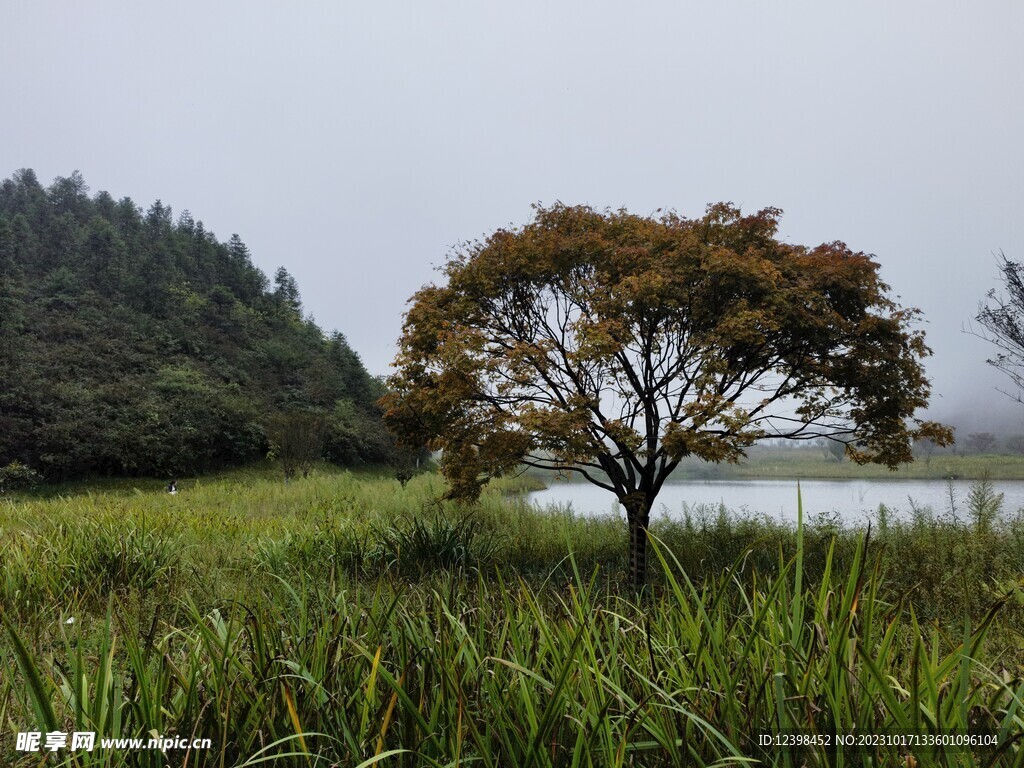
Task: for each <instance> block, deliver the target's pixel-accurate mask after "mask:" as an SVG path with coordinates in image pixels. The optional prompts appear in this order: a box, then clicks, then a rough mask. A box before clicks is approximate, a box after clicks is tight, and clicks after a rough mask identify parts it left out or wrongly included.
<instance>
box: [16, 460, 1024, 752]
mask: <svg viewBox="0 0 1024 768" xmlns="http://www.w3.org/2000/svg"><path fill="white" fill-rule="evenodd" d="M136 486H137V487H136ZM178 487H179V490H180V492H179V494H178V495H177V496H170V495H168V494H166V493H163V492H162V486H161V484H160V483H157V482H153V483H137V484H135V485H133V484H131V483H114V482H111V483H105V484H93V485H89V486H77V487H65V488H62V489H60V492H59V493H54V492H53V491H52V490H51V491H48V492H47V493H46V494H45V495H40V496H37V497H21V498H17V499H12V500H6V501H0V611H2V615H0V621H2V623H3V625H4V631H3V633H2V635H0V670H2V676H0V723H2V727H3V731H2V732H0V765H12V766H30V765H31V766H38V765H41V764H44V763H41V762H40V761H41V759H42V757H43V753H41V752H38V753H35V754H27V753H23V752H19V751H17V750H16V749H15V746H16V744H15V734H16V733H17V732H18V731H26V730H33V731H40V732H42V733H44V734H45V733H46V732H48V731H62V732H72V731H86V732H88V731H93V732H97V733H98V734H99V735H100V736H101V737H107V738H114V737H144V738H148V737H149V735H150V734H160V735H161V736H177V737H183V738H184V737H187V738H188V739H191V738H208V739H210V744H211V746H210V748H209V749H198V750H187V749H178V750H170V751H168V752H166V753H164V754H162V753H160V752H159V751H147V750H124V749H101V748H99V747H97V748H96V749H95V750H94V751H92V752H86V751H81V750H79V751H75V752H72V751H69V750H61V751H58V752H56V753H54V754H53V755H51V756H50V757H49V758H48V759H47V762H46V763H45V764H46V765H67V766H83V767H85V766H90V767H91V766H121V765H131V766H165V765H170V766H185V765H187V766H243V765H257V764H261V765H279V766H291V765H295V766H323V767H324V768H326V767H327V766H335V765H337V766H360V765H365V766H369V765H382V766H457V765H458V766H463V765H464V766H495V767H496V766H590V765H593V766H676V765H698V766H699V765H720V766H726V765H729V766H740V765H750V764H764V765H777V766H794V767H795V766H862V765H865V766H866V765H873V766H874V765H877V766H883V765H886V766H888V765H900V766H913V765H919V766H932V765H939V766H941V765H949V766H952V765H965V766H966V765H978V764H981V765H993V766H1022V765H1024V745H1022V744H1021V742H1020V740H1021V733H1022V729H1024V682H1022V672H1024V637H1022V634H1021V627H1024V584H1022V563H1024V520H1021V519H1019V518H1007V517H1005V516H1002V515H1000V514H999V511H998V510H997V509H996V498H995V497H994V496H993V495H992V494H991V493H990V492H987V491H986V488H985V487H984V485H980V486H978V488H977V493H976V494H974V495H973V496H972V499H971V501H970V504H971V507H972V509H973V510H974V514H973V516H972V517H971V518H970V520H969V521H968V522H960V523H956V522H951V521H949V520H947V519H944V518H942V517H941V516H933V515H931V514H929V512H928V511H927V510H919V511H918V512H917V513H916V514H915V515H914V516H913V518H912V519H910V520H907V521H892V520H887V519H885V516H884V514H883V516H882V517H881V518H880V519H879V520H877V521H876V523H875V525H874V527H873V530H872V532H871V536H870V538H867V537H866V536H865V534H864V532H863V531H857V530H847V529H845V528H843V527H842V526H841V525H838V524H836V523H835V522H834V521H830V522H829V523H827V524H826V523H820V524H818V525H817V526H807V527H805V528H803V529H800V530H799V531H798V530H793V529H790V528H787V527H785V526H783V525H781V524H779V523H777V522H773V521H770V520H766V519H759V518H756V517H746V518H741V517H737V516H735V515H732V514H730V513H728V512H727V511H724V510H719V509H709V508H697V509H695V510H694V511H693V512H692V514H691V515H690V516H689V517H687V518H685V519H682V520H677V521H663V522H661V523H659V525H658V527H657V528H656V529H654V531H653V535H654V537H655V538H654V542H653V543H654V546H655V547H656V552H657V556H656V557H655V558H654V560H655V566H654V568H653V569H652V570H653V573H652V581H653V589H652V590H651V593H650V595H648V596H647V598H646V599H645V600H643V601H637V600H636V599H634V598H633V597H632V596H631V595H630V594H629V593H628V591H627V590H626V589H625V587H624V586H623V584H624V576H625V572H626V562H625V558H624V555H625V549H626V534H625V530H624V528H623V525H622V523H621V522H620V521H618V520H616V519H614V518H611V517H605V518H579V517H574V516H572V515H570V514H566V513H565V512H564V511H562V512H560V511H558V510H552V511H547V512H544V511H537V510H534V509H533V508H531V507H529V506H527V505H525V504H524V502H523V501H522V500H521V499H520V497H519V496H518V495H517V494H516V491H517V490H520V489H522V488H523V482H522V481H505V482H502V483H499V484H496V485H495V486H494V487H492V488H490V489H489V490H488V491H487V492H486V494H485V495H484V497H483V498H482V500H481V502H480V503H479V504H477V505H475V506H473V507H456V506H452V505H450V504H447V503H442V502H440V501H438V497H439V496H440V494H441V493H442V492H443V485H442V483H441V481H440V480H439V479H438V478H437V477H436V476H434V475H429V474H427V475H421V476H419V477H416V478H414V479H413V480H412V481H411V482H409V483H408V485H407V486H405V487H402V486H401V485H400V484H399V483H398V482H397V481H395V480H393V479H391V478H390V477H388V476H387V475H386V474H382V473H373V472H365V473H350V472H345V471H340V470H332V469H328V468H323V469H322V470H320V471H319V472H318V473H316V474H315V475H314V476H312V477H310V478H308V479H306V480H299V481H294V482H292V483H290V484H288V485H285V484H284V483H282V482H281V481H280V480H279V479H278V478H277V477H276V476H275V475H274V474H273V472H272V471H270V470H268V469H263V468H256V469H252V470H248V471H239V472H233V473H228V474H225V475H221V476H217V477H211V478H205V479H201V480H195V481H183V482H180V483H179V486H178ZM793 503H794V507H795V506H796V504H797V494H796V487H795V484H794V499H793ZM968 731H975V732H978V733H981V732H984V733H988V734H994V736H995V738H996V739H997V740H998V747H995V748H992V747H988V748H977V749H974V750H972V749H969V748H966V747H957V748H951V749H945V750H938V751H936V750H933V749H931V748H928V747H923V746H918V747H912V748H907V747H903V746H874V747H870V748H862V749H835V748H834V747H832V748H828V747H824V746H814V745H804V746H800V747H797V748H793V749H782V748H781V747H779V746H775V745H763V744H762V743H761V742H762V740H763V739H762V737H764V736H775V737H779V736H781V735H785V734H788V735H793V734H800V735H802V736H803V737H805V738H806V737H807V736H809V735H815V736H816V738H818V739H819V740H821V741H824V740H825V738H826V737H828V738H830V739H831V741H832V744H833V745H834V744H835V735H836V734H852V733H855V732H856V733H861V734H881V733H888V734H898V733H906V734H911V733H913V734H926V733H931V734H946V733H961V734H963V733H967V732H968ZM908 756H909V757H908Z"/></svg>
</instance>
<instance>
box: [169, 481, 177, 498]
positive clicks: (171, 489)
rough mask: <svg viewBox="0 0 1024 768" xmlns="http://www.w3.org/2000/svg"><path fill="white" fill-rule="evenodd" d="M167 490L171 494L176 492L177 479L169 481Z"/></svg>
mask: <svg viewBox="0 0 1024 768" xmlns="http://www.w3.org/2000/svg"><path fill="white" fill-rule="evenodd" d="M167 492H168V493H169V494H171V496H174V495H175V494H177V493H178V481H177V480H171V482H169V483H168V484H167Z"/></svg>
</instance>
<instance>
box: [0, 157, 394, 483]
mask: <svg viewBox="0 0 1024 768" xmlns="http://www.w3.org/2000/svg"><path fill="white" fill-rule="evenodd" d="M379 387H380V385H379V384H378V382H377V381H375V380H374V379H373V378H371V377H370V376H369V375H368V374H367V372H366V370H365V369H364V368H363V365H362V363H361V362H360V360H359V357H358V356H357V355H356V353H355V352H353V351H352V349H350V348H349V346H348V344H347V343H346V342H345V338H344V337H343V336H342V335H341V334H339V333H335V334H333V335H329V336H326V335H325V334H324V333H323V332H322V331H321V330H320V329H319V328H318V327H317V326H316V324H315V323H314V322H313V321H312V320H311V319H304V318H303V315H302V307H301V304H300V298H299V292H298V288H297V286H296V283H295V280H294V279H293V278H292V277H291V276H290V275H289V274H288V272H287V271H285V269H284V268H281V269H279V270H278V271H277V274H276V275H275V277H274V281H273V284H272V285H271V284H270V282H269V281H268V280H267V278H266V276H265V275H264V274H263V273H262V272H261V271H260V270H259V269H257V268H256V267H255V266H253V264H252V262H251V260H250V258H249V252H248V250H247V249H246V246H245V245H244V244H243V243H242V240H241V239H240V238H239V237H238V236H237V235H232V237H231V239H230V240H228V241H227V242H221V241H219V240H218V239H217V238H216V237H215V236H214V234H213V233H212V232H209V231H207V230H206V229H204V227H203V224H202V222H200V221H196V220H194V219H193V217H192V216H191V215H190V214H189V213H188V212H187V211H183V212H182V213H181V214H180V215H178V216H177V217H175V216H173V215H172V212H171V209H170V208H168V207H166V206H164V205H162V204H161V203H160V202H159V201H157V202H156V203H154V204H153V205H151V206H150V207H149V209H148V210H146V211H143V209H142V208H140V207H139V206H137V205H136V204H135V203H134V202H133V201H132V200H130V199H129V198H123V199H121V200H114V199H113V198H112V197H111V196H110V195H109V194H107V193H106V192H100V193H98V194H96V195H94V196H90V195H89V193H88V187H87V186H86V185H85V182H84V181H83V179H82V177H81V176H80V175H79V174H78V173H77V172H75V173H74V174H72V175H71V176H70V177H68V178H58V179H56V180H55V181H54V182H53V184H52V185H50V186H49V187H47V188H44V187H43V186H42V185H41V184H40V183H39V181H38V179H37V178H36V176H35V174H34V173H33V172H32V171H31V170H22V171H18V172H16V173H15V174H14V175H13V177H12V178H10V179H7V180H5V181H4V182H3V183H2V185H0V467H3V466H5V465H7V464H8V463H10V462H12V461H18V462H21V463H23V464H27V465H28V466H29V467H31V468H33V469H35V470H37V471H39V472H41V473H43V475H44V476H45V477H46V478H47V479H65V478H69V477H74V476H79V475H85V474H137V475H150V476H169V475H177V474H184V473H190V472H195V471H202V470H205V469H212V468H214V467H219V466H224V465H228V464H233V463H238V462H243V461H247V460H251V459H253V458H256V457H260V456H262V455H265V453H266V452H267V449H268V443H267V438H266V435H265V429H264V425H266V424H267V423H268V418H271V417H272V416H273V415H274V414H278V415H279V416H280V415H281V414H285V415H287V414H294V413H302V414H310V413H315V414H319V417H320V419H319V422H320V424H322V425H324V429H323V430H322V431H326V441H325V442H326V446H325V447H326V451H327V455H328V458H331V459H332V460H335V461H337V462H338V463H356V462H361V461H381V460H384V459H386V458H387V456H388V452H389V451H390V448H389V440H388V438H387V436H386V433H385V432H384V430H383V427H382V425H381V422H380V420H379V418H378V414H377V413H376V412H375V410H374V402H375V401H376V399H377V397H378V396H379V394H380V393H379V392H378V389H379Z"/></svg>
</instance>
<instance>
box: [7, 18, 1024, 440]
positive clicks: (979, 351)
mask: <svg viewBox="0 0 1024 768" xmlns="http://www.w3.org/2000/svg"><path fill="white" fill-rule="evenodd" d="M5 5H6V7H5V9H4V12H3V22H2V24H0V70H2V72H3V75H2V79H0V104H2V105H3V115H4V119H3V121H2V128H0V176H2V177H7V176H10V174H11V173H12V172H13V171H15V170H16V169H18V168H22V167H31V168H34V169H35V170H36V172H37V174H38V175H39V177H40V179H41V180H42V181H43V182H44V183H48V182H49V181H50V180H51V179H52V178H53V177H55V176H58V175H68V174H69V173H71V171H73V170H75V169H79V170H80V171H81V172H82V174H83V175H84V177H85V179H86V182H87V183H88V184H89V185H90V187H91V188H92V191H93V192H97V191H99V190H102V189H105V190H108V191H109V192H110V193H111V194H112V195H114V197H122V196H125V195H127V196H130V197H132V198H133V199H134V200H135V201H136V203H138V204H139V205H142V206H144V207H148V206H149V205H150V203H152V202H153V201H154V200H155V199H156V198H160V199H162V200H163V202H164V203H165V204H168V205H170V206H172V207H173V209H174V211H175V213H176V214H177V213H180V212H181V211H182V210H183V209H185V208H187V209H189V210H190V211H191V212H192V213H193V215H194V216H195V217H196V218H197V219H201V220H203V222H204V223H205V224H206V226H207V227H208V228H209V229H212V230H213V231H214V232H215V233H216V234H217V235H218V237H219V238H220V239H221V240H226V239H227V238H228V237H230V235H231V234H232V233H233V232H237V233H239V234H240V235H241V237H242V239H243V240H244V241H245V242H246V243H247V244H248V246H249V247H250V249H251V251H252V253H253V258H254V260H255V262H256V263H257V264H258V265H259V266H260V267H262V268H263V269H264V271H266V272H267V273H268V274H272V273H273V270H274V269H275V268H276V267H277V266H278V265H281V264H283V265H285V266H286V267H287V268H288V270H289V271H290V272H291V273H292V274H293V275H294V276H295V277H296V279H297V280H298V282H299V287H300V290H301V292H302V297H303V300H304V303H305V306H306V309H307V311H309V312H311V313H312V314H313V315H315V317H316V319H317V321H318V322H319V323H320V324H321V325H322V326H323V327H325V328H326V329H328V330H330V329H335V328H336V329H338V330H340V331H342V332H343V333H345V334H346V336H347V337H348V338H349V341H350V343H351V344H352V346H353V347H354V348H355V349H356V350H357V351H358V352H359V354H360V355H361V356H362V358H363V360H364V361H365V363H366V364H367V367H368V368H369V369H370V370H371V372H373V373H385V372H387V369H388V365H389V363H390V361H391V359H392V357H393V356H394V352H395V340H396V338H397V337H398V334H399V332H400V327H401V316H402V312H403V311H404V306H405V301H406V300H407V299H408V297H409V296H410V295H411V294H412V293H413V292H414V291H415V290H416V289H418V288H419V287H420V286H421V285H423V284H424V283H427V282H430V281H432V280H434V279H436V273H435V272H434V267H435V266H437V265H439V264H441V263H442V262H443V261H444V259H445V257H446V255H447V254H448V252H449V250H450V247H451V246H452V245H454V244H455V243H457V242H460V241H464V240H469V239H473V238H476V237H480V236H482V235H486V234H487V233H489V232H491V231H492V230H494V229H495V228H497V227H499V226H504V225H508V224H510V223H512V224H522V223H525V222H526V221H527V220H528V219H529V217H530V204H531V203H533V202H536V201H542V202H545V203H551V202H554V201H556V200H561V201H563V202H566V203H588V204H590V205H593V206H596V207H605V206H611V207H615V208H617V207H620V206H625V207H627V208H629V209H630V210H631V211H633V212H635V213H650V212H652V211H654V210H655V209H656V208H659V207H668V208H674V209H676V210H678V211H679V212H681V213H683V214H685V215H699V214H700V213H702V212H703V209H704V206H705V205H706V204H707V203H709V202H714V201H719V200H729V201H733V202H735V203H737V204H739V205H741V206H742V207H743V208H744V210H750V211H753V210H755V209H757V208H760V207H763V206H766V205H773V206H778V207H781V208H783V209H784V211H785V215H784V218H783V221H782V228H781V234H782V236H783V237H784V238H786V239H788V240H789V241H791V242H794V243H802V244H807V245H814V244H817V243H820V242H822V241H830V240H843V241H845V242H846V243H848V244H849V245H850V246H851V247H852V248H854V249H856V250H863V251H867V252H870V253H874V254H876V255H877V258H878V260H879V262H880V263H881V264H882V265H883V276H884V278H885V279H886V280H887V281H888V282H889V283H890V284H891V285H892V287H893V291H894V293H897V294H899V295H901V296H902V301H903V303H904V304H909V305H915V306H918V307H920V308H922V309H923V310H924V312H925V316H926V318H927V320H928V322H929V325H928V326H927V330H928V333H929V339H930V343H931V345H932V347H933V348H934V350H935V357H934V358H932V359H931V360H930V361H929V364H928V369H929V372H930V374H931V376H932V378H933V381H934V385H935V390H936V394H937V395H938V396H940V397H937V398H935V399H934V403H935V405H936V406H937V408H936V411H937V412H938V413H940V414H942V413H944V412H951V411H953V410H957V409H959V408H960V407H961V406H962V405H963V406H964V407H966V406H972V405H975V404H978V403H990V402H994V401H996V400H997V399H998V397H999V396H998V395H996V394H995V393H994V392H993V390H992V387H993V386H995V385H998V384H1001V379H1000V378H999V377H998V376H997V375H995V373H994V372H992V371H989V370H986V366H985V364H984V360H985V358H986V356H987V355H988V354H989V350H988V349H987V348H986V347H985V345H984V344H983V343H982V342H980V341H978V340H977V339H974V338H972V337H969V336H966V335H964V334H962V333H961V332H960V329H961V327H962V325H963V324H964V323H965V322H967V321H968V320H969V318H970V317H972V316H973V315H974V313H975V311H976V309H977V303H978V301H979V299H981V298H982V297H983V295H984V293H985V291H986V290H987V289H988V288H990V287H993V286H994V285H995V284H996V278H997V272H996V266H995V259H994V257H993V253H994V252H996V251H998V250H1000V249H1001V250H1003V251H1005V252H1006V254H1007V256H1009V257H1010V258H1014V259H1017V260H1024V224H1022V219H1024V217H1022V214H1024V99H1022V96H1024V56H1022V54H1021V50H1020V48H1021V40H1022V37H1024V4H1021V3H1019V2H1014V1H1011V0H1003V1H1002V2H984V1H982V2H978V3H960V2H956V3H954V2H943V1H941V0H928V1H927V2H924V1H920V2H916V1H915V2H910V1H905V2H899V3H890V2H857V3H842V4H840V3H832V2H752V1H751V2H729V3H711V2H706V3H700V4H698V3H685V2H642V1H641V2H632V3H626V2H619V3H607V2H588V3H582V2H559V3H554V2H550V3H540V2H523V1H520V2H516V3H501V4H499V3H486V2H418V3H413V2H403V3H389V2H361V3H355V2H338V1H334V2H326V1H321V2H299V3H281V2H253V1H252V0H249V1H247V2H215V3H206V2H192V1H191V0H186V1H185V2H176V3H162V4H159V5H158V4H155V3H138V2H107V1H105V0H90V2H87V3H74V4H73V3H64V2H48V1H46V0H42V1H39V2H32V3H16V2H7V3H6V4H5ZM1009 413H1011V414H1016V416H1015V418H1016V419H1018V420H1019V422H1020V425H1021V427H1022V428H1024V409H1020V408H1019V407H1018V408H1017V409H1016V410H1010V411H1009Z"/></svg>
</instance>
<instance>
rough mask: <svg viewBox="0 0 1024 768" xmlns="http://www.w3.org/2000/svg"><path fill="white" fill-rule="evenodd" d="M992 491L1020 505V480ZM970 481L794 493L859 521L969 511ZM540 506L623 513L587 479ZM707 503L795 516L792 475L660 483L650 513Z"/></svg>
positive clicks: (811, 510) (816, 487)
mask: <svg viewBox="0 0 1024 768" xmlns="http://www.w3.org/2000/svg"><path fill="white" fill-rule="evenodd" d="M992 485H993V487H994V489H995V491H996V493H1002V494H1004V500H1003V513H1004V514H1013V513H1015V512H1016V511H1017V510H1018V509H1021V508H1022V507H1024V481H1022V480H994V481H992ZM970 490H971V481H969V480H960V481H955V482H954V483H953V484H952V494H953V498H952V502H951V499H950V485H949V483H948V482H947V481H945V480H801V481H800V493H801V497H802V498H803V505H804V514H805V515H806V516H810V515H815V514H830V513H834V514H837V515H838V516H839V517H840V518H841V519H842V520H843V521H844V522H845V523H848V524H851V525H861V524H865V523H866V522H867V521H868V520H874V519H875V518H876V516H877V512H878V505H879V504H885V506H886V507H887V508H888V509H889V510H890V511H892V512H893V513H894V515H895V516H898V517H908V516H909V515H910V511H911V506H912V505H911V501H910V500H911V499H912V500H913V504H916V505H918V506H919V507H931V509H932V511H933V512H934V513H935V514H936V515H937V516H941V515H949V514H950V512H951V510H952V509H955V511H956V515H957V517H959V518H960V519H962V520H966V519H967V518H969V516H970V512H969V508H968V505H967V496H968V494H969V493H970ZM527 498H528V499H529V500H530V501H532V502H533V503H534V504H537V505H539V506H542V507H546V506H549V505H552V504H554V505H558V506H560V507H563V508H567V507H568V508H571V509H572V510H573V512H575V513H576V514H581V515H597V514H604V515H607V514H616V515H619V516H621V517H623V518H624V517H625V513H624V512H623V510H622V508H621V506H620V505H619V504H618V502H617V501H616V500H615V497H614V496H613V495H612V494H611V493H609V492H608V491H605V490H602V489H601V488H598V487H597V486H594V485H591V484H590V483H578V482H555V483H552V485H551V487H549V488H548V489H547V490H546V491H536V492H534V493H530V494H529V495H528V497H527ZM702 504H703V505H709V506H712V507H714V508H716V509H717V507H718V506H719V505H720V504H724V505H725V506H726V507H727V508H728V509H729V510H731V511H733V512H736V513H739V514H752V515H753V514H758V515H768V516H769V517H772V518H775V519H780V520H787V521H793V522H795V521H796V481H795V480H685V481H678V482H671V483H666V484H665V486H664V487H663V488H662V490H661V493H660V494H659V495H658V498H657V500H656V501H655V505H654V510H653V511H652V514H653V515H654V516H655V517H658V516H669V517H674V518H681V517H682V516H683V512H684V510H685V509H687V508H690V509H692V508H694V507H696V506H698V505H702Z"/></svg>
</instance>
